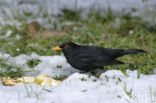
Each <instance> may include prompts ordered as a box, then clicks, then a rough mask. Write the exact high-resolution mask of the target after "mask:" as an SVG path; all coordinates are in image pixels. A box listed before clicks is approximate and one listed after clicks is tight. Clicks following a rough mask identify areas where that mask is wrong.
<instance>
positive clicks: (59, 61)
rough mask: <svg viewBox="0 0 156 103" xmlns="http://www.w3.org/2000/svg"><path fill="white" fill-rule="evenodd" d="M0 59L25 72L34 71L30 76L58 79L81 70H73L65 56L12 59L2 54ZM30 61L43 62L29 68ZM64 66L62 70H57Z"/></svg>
mask: <svg viewBox="0 0 156 103" xmlns="http://www.w3.org/2000/svg"><path fill="white" fill-rule="evenodd" d="M0 58H3V59H4V60H6V63H7V64H11V65H15V66H18V67H21V68H22V69H23V70H24V71H26V70H33V72H31V73H29V72H28V73H27V74H26V75H28V76H37V75H39V74H41V73H42V74H45V75H47V76H51V77H56V76H60V75H70V74H72V73H74V72H79V70H77V69H74V68H72V67H71V66H70V65H69V64H68V63H67V62H66V59H65V57H64V56H39V55H37V54H35V53H32V54H31V55H24V54H22V55H19V56H16V57H11V56H10V55H9V54H2V53H0ZM29 60H40V61H41V62H40V63H39V64H38V65H37V66H36V67H35V68H33V69H32V68H29V66H28V65H27V62H28V61H29ZM57 66H62V68H57Z"/></svg>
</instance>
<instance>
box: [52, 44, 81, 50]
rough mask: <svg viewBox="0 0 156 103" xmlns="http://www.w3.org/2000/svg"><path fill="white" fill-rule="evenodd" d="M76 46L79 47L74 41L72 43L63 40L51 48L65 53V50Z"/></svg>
mask: <svg viewBox="0 0 156 103" xmlns="http://www.w3.org/2000/svg"><path fill="white" fill-rule="evenodd" d="M77 47H79V45H77V44H75V43H72V42H64V43H62V44H61V45H60V46H56V47H54V48H53V50H56V51H63V52H64V53H65V52H69V51H72V50H73V49H76V48H77Z"/></svg>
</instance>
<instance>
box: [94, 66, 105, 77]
mask: <svg viewBox="0 0 156 103" xmlns="http://www.w3.org/2000/svg"><path fill="white" fill-rule="evenodd" d="M103 72H105V70H104V67H103V68H100V69H99V70H98V72H97V73H96V75H95V76H96V77H97V78H99V77H100V75H101V74H102V73H103Z"/></svg>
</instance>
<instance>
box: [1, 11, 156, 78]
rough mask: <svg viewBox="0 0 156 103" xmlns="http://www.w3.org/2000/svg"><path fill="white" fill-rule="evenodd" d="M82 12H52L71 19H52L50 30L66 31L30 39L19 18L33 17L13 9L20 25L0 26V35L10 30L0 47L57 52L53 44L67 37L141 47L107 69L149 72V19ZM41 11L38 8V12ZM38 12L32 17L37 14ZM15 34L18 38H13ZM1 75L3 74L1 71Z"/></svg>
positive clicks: (152, 50)
mask: <svg viewBox="0 0 156 103" xmlns="http://www.w3.org/2000/svg"><path fill="white" fill-rule="evenodd" d="M81 12H82V11H72V10H66V9H64V10H63V14H64V15H61V16H54V17H57V19H58V21H59V23H60V22H68V21H73V22H74V24H71V25H61V26H60V25H59V23H58V24H56V23H54V25H55V28H53V29H52V30H58V28H57V27H60V28H61V31H65V32H66V35H64V36H62V37H61V38H56V37H51V38H47V39H44V38H37V39H32V38H30V36H31V34H29V33H28V32H27V30H26V25H27V24H26V23H25V22H22V21H26V20H27V19H28V18H29V17H32V14H31V12H30V13H29V12H24V16H22V15H21V14H20V13H19V12H18V11H17V12H16V13H17V14H18V15H19V16H18V15H16V16H14V19H15V20H17V21H19V22H21V23H22V25H21V27H20V29H17V28H16V27H15V26H14V25H5V26H1V27H2V30H3V31H1V33H0V35H5V33H6V32H7V30H8V29H9V30H11V31H13V32H12V35H11V36H10V37H8V38H7V39H0V48H1V49H2V50H3V51H4V52H5V53H8V54H10V55H11V56H18V55H20V54H31V53H32V52H35V53H37V54H39V55H43V56H49V55H50V56H52V55H60V54H61V52H56V51H53V50H52V48H53V47H54V46H56V45H59V44H61V43H63V42H66V41H72V42H75V43H79V44H82V45H88V44H92V45H95V46H100V47H105V48H117V49H119V48H120V49H136V48H137V49H143V50H145V51H146V52H147V53H146V54H138V55H128V56H123V57H121V58H119V60H122V61H124V62H125V63H126V64H124V65H118V66H108V69H118V70H122V71H123V72H124V71H125V70H127V69H130V70H139V72H138V78H139V73H144V74H151V73H152V70H153V68H155V67H156V63H155V61H156V35H155V34H156V25H153V26H150V27H149V26H148V25H149V24H150V23H149V22H146V21H143V20H142V19H141V18H140V17H132V16H131V13H127V14H120V13H119V14H118V15H114V14H113V13H112V11H111V9H108V11H94V10H91V11H90V13H89V14H88V15H87V16H86V17H85V18H82V17H81V15H80V13H81ZM41 13H42V12H41V11H40V12H39V14H41ZM39 14H37V15H39ZM14 15H15V14H14ZM37 15H35V16H33V17H34V18H36V17H37ZM44 15H45V18H48V19H49V18H50V17H51V15H49V14H44ZM42 26H43V25H41V27H42ZM75 28H76V29H75ZM44 29H45V28H44ZM16 34H18V35H19V36H20V37H21V39H19V40H15V37H16ZM31 44H37V46H31ZM37 63H38V62H37ZM29 64H30V66H31V67H32V68H33V67H35V66H36V62H33V61H29ZM1 65H2V64H1ZM4 74H6V73H4ZM0 75H1V76H3V74H0Z"/></svg>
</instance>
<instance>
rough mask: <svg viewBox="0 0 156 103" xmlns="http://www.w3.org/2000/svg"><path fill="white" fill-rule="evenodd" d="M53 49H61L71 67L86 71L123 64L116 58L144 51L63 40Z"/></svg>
mask: <svg viewBox="0 0 156 103" xmlns="http://www.w3.org/2000/svg"><path fill="white" fill-rule="evenodd" d="M53 49H54V50H57V51H63V53H64V55H65V57H66V59H67V61H68V63H69V64H70V65H71V66H72V67H74V68H76V69H79V70H82V71H86V72H88V71H90V70H94V69H97V68H99V69H102V70H103V68H104V66H108V65H117V64H124V63H123V62H121V61H118V60H116V58H118V57H120V56H123V55H129V54H138V53H145V51H144V50H141V49H128V50H123V49H108V48H102V47H97V46H81V45H78V44H75V43H72V42H64V43H62V44H61V45H60V46H56V47H55V48H53ZM98 75H99V74H98Z"/></svg>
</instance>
